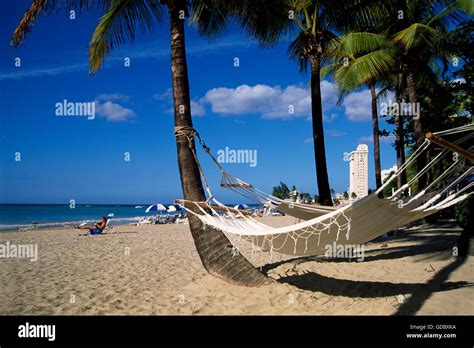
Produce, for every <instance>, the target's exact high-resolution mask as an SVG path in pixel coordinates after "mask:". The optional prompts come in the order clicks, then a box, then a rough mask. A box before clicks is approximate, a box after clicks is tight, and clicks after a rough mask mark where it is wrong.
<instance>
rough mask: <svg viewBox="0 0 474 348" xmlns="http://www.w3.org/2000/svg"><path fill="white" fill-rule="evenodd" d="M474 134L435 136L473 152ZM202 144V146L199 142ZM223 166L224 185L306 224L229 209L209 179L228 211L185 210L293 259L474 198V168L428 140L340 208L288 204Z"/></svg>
mask: <svg viewBox="0 0 474 348" xmlns="http://www.w3.org/2000/svg"><path fill="white" fill-rule="evenodd" d="M473 131H474V126H473V125H467V126H462V127H458V128H455V129H451V130H447V131H443V132H438V133H435V134H436V135H442V136H443V137H444V136H451V135H454V134H457V135H456V136H455V137H456V140H453V141H452V143H454V144H456V145H458V146H460V147H462V146H463V145H464V146H465V148H466V149H467V150H468V151H472V145H471V144H472V140H473V138H474V132H473ZM458 133H459V134H458ZM178 135H179V134H178ZM193 135H196V134H193ZM199 140H200V142H201V144H203V142H202V140H201V139H200V138H199ZM203 146H204V148H205V150H206V149H207V150H206V152H207V153H209V148H207V147H206V146H205V145H204V144H203ZM428 149H430V151H431V153H432V154H433V153H435V151H438V152H437V153H436V154H435V156H434V158H433V159H432V160H431V161H430V162H429V163H428V164H427V165H426V167H425V168H423V169H422V170H421V171H420V172H419V173H417V174H416V175H414V176H413V178H411V179H410V180H409V181H408V182H407V184H405V185H403V186H402V187H401V188H400V189H398V190H396V191H395V192H394V193H393V194H392V195H391V196H390V197H388V198H379V194H380V193H381V192H383V190H384V189H385V188H386V187H387V186H388V185H390V184H391V183H392V182H393V181H394V180H397V178H398V176H400V175H401V173H402V172H403V171H406V170H407V168H409V167H410V166H411V165H413V164H414V163H416V160H417V158H418V157H419V156H420V155H421V154H422V153H426V151H427V150H428ZM211 157H212V155H211ZM213 159H214V158H213ZM196 160H197V158H196ZM219 167H220V168H221V171H222V173H223V179H222V184H221V186H223V187H225V188H228V189H230V190H232V191H234V192H236V193H239V194H241V195H242V196H244V197H247V198H251V199H252V200H254V201H255V202H258V203H261V204H271V205H273V206H276V207H277V209H278V210H281V211H283V212H285V213H288V214H289V215H292V216H296V217H299V218H302V219H306V221H302V222H299V223H296V224H294V225H291V226H285V227H271V226H268V225H265V224H263V223H261V222H259V221H258V220H257V219H256V218H254V217H252V216H246V215H244V214H242V213H240V212H238V211H235V210H232V209H230V208H227V207H226V206H225V205H224V204H222V203H220V202H219V201H218V200H217V199H215V198H214V197H213V196H212V194H211V192H210V189H209V187H208V185H207V182H206V181H205V178H204V176H203V179H204V183H205V185H206V189H207V191H208V193H209V199H208V200H207V201H206V203H209V202H210V201H213V202H215V203H216V205H217V207H219V208H220V210H225V211H224V213H222V211H221V212H220V213H219V212H218V211H216V209H213V207H212V205H209V206H208V209H205V208H203V207H202V204H198V202H196V204H195V207H193V208H191V209H190V207H189V206H188V207H185V208H186V209H187V211H188V212H189V213H191V214H194V215H195V216H197V217H198V218H199V219H200V220H201V221H202V222H203V223H204V224H207V225H209V226H212V227H213V228H215V229H218V230H220V231H222V232H223V233H225V234H226V235H227V236H228V237H229V239H230V240H231V242H232V243H233V244H234V245H236V244H237V243H238V242H240V241H242V240H244V241H248V242H250V243H252V250H257V251H267V252H270V254H272V253H273V252H276V253H280V254H286V255H291V256H302V255H322V254H324V253H325V250H326V249H325V248H326V246H327V245H331V244H332V243H333V242H337V244H338V245H358V244H362V243H366V242H368V241H370V240H373V239H374V238H376V237H378V236H381V235H383V234H385V233H387V232H389V231H391V230H393V229H396V228H398V227H401V226H404V225H406V224H408V223H410V222H413V221H416V220H419V219H421V218H424V217H426V216H428V215H431V214H433V213H436V212H437V211H440V210H442V209H445V208H448V207H450V206H452V205H454V204H457V203H459V202H461V201H462V200H464V199H466V198H467V197H469V196H470V195H471V194H472V193H473V185H474V182H473V180H472V179H473V174H474V173H473V168H474V167H473V166H471V163H470V161H469V160H468V159H465V158H464V157H462V156H459V155H458V154H456V153H454V152H453V151H451V150H449V149H441V151H439V148H438V147H436V146H435V145H434V144H433V143H432V142H430V141H429V140H426V141H425V142H424V144H423V145H422V146H420V147H419V148H418V149H417V150H416V151H415V152H414V153H413V154H412V155H411V156H410V159H409V160H408V161H407V162H406V163H405V164H404V165H403V166H402V167H401V168H399V169H398V170H397V172H396V173H394V174H393V175H392V176H391V177H390V178H389V179H388V180H387V181H386V182H385V183H384V185H383V186H382V187H380V188H379V189H378V190H377V191H376V192H374V193H372V194H370V195H368V196H366V197H364V198H361V199H359V200H357V201H354V202H352V203H350V204H348V205H346V206H343V207H340V208H337V209H336V208H333V207H322V206H318V205H307V204H296V203H288V202H285V201H283V200H281V199H278V198H276V197H274V196H271V195H269V194H266V193H265V192H263V191H260V190H258V189H256V188H254V187H253V186H252V185H250V184H248V183H246V182H244V181H242V180H240V179H238V178H235V177H233V176H231V175H230V174H228V173H226V172H225V171H224V170H223V169H222V167H221V166H220V165H219ZM199 168H200V167H199ZM436 171H437V172H439V174H438V175H437V176H436V177H431V179H430V182H429V183H428V184H427V185H426V187H424V188H423V189H422V190H418V191H419V192H418V193H417V194H416V195H414V196H409V195H408V194H407V192H409V191H408V189H409V188H411V187H413V188H415V187H416V186H415V185H416V184H417V182H418V181H419V179H420V177H421V176H422V175H427V174H428V173H430V175H431V176H433V172H436ZM201 174H202V171H201ZM201 203H202V202H201ZM223 208H224V209H223Z"/></svg>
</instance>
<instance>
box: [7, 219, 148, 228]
mask: <svg viewBox="0 0 474 348" xmlns="http://www.w3.org/2000/svg"><path fill="white" fill-rule="evenodd" d="M144 217H145V216H133V217H124V218H112V219H110V223H111V224H116V225H125V224H127V223H133V222H138V221H140V219H142V218H144ZM92 221H95V220H88V219H84V220H71V221H60V222H40V223H38V224H35V225H36V227H38V229H45V228H61V227H73V226H76V225H81V224H84V223H90V222H92ZM29 226H31V224H0V231H13V230H18V229H20V228H27V227H29Z"/></svg>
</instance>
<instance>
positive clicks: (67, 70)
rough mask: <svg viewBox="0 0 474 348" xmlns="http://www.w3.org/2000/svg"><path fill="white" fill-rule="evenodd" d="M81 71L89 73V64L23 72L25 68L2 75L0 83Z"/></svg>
mask: <svg viewBox="0 0 474 348" xmlns="http://www.w3.org/2000/svg"><path fill="white" fill-rule="evenodd" d="M81 70H84V71H87V64H76V65H68V66H61V67H54V68H39V69H33V70H23V68H16V70H14V71H12V72H8V73H0V81H3V80H12V79H13V80H17V79H24V78H30V77H42V76H53V75H61V74H64V73H70V72H76V71H81Z"/></svg>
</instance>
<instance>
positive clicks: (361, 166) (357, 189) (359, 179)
mask: <svg viewBox="0 0 474 348" xmlns="http://www.w3.org/2000/svg"><path fill="white" fill-rule="evenodd" d="M368 154H369V147H368V146H367V145H365V144H359V145H358V146H357V150H355V151H352V152H351V153H350V154H349V159H350V162H349V170H350V179H349V199H352V193H355V194H356V195H357V198H362V197H365V196H367V195H368V193H369V163H368Z"/></svg>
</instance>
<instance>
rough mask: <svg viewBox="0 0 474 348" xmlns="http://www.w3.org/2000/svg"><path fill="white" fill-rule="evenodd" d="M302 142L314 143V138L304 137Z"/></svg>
mask: <svg viewBox="0 0 474 348" xmlns="http://www.w3.org/2000/svg"><path fill="white" fill-rule="evenodd" d="M304 143H305V144H312V143H314V139H313V138H308V139H305V140H304Z"/></svg>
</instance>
